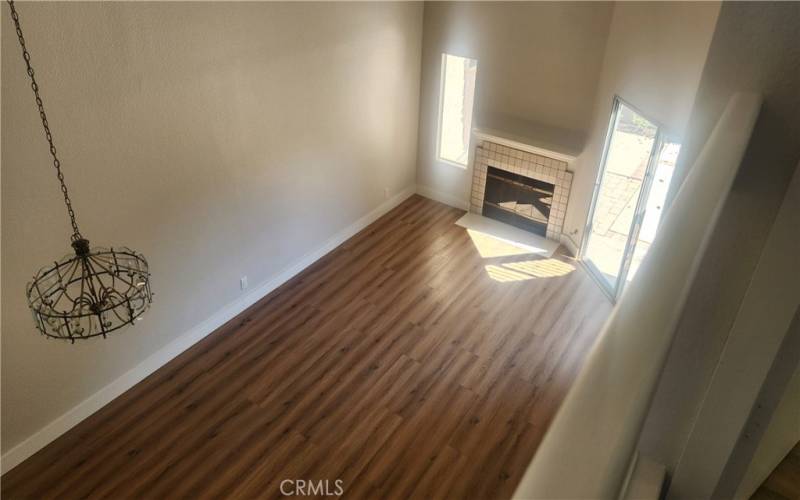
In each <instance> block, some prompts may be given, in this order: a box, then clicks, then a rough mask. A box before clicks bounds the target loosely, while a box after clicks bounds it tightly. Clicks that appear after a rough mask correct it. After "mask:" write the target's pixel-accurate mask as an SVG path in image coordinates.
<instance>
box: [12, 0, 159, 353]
mask: <svg viewBox="0 0 800 500" xmlns="http://www.w3.org/2000/svg"><path fill="white" fill-rule="evenodd" d="M8 5H9V8H10V9H11V19H12V20H13V21H14V27H15V28H16V32H17V38H18V39H19V44H20V46H21V47H22V58H23V59H24V61H25V66H26V67H27V73H28V76H29V77H30V80H31V89H32V90H33V94H34V96H35V97H36V106H37V108H38V109H39V118H41V120H42V128H43V129H44V135H45V138H46V139H47V143H48V144H49V146H50V155H51V156H52V157H53V166H54V167H55V169H56V176H57V177H58V182H59V184H60V186H61V193H62V194H63V195H64V204H65V205H66V207H67V214H68V215H69V219H70V224H71V225H72V248H73V250H74V254H69V255H67V256H65V257H63V258H62V259H61V260H60V261H58V262H55V263H53V264H52V265H49V266H47V267H45V268H42V269H41V270H40V271H39V272H38V273H36V275H35V276H34V277H33V281H32V282H30V283H28V286H27V289H26V294H27V297H28V306H29V307H30V308H31V311H32V312H33V319H34V321H35V323H36V328H38V329H39V331H40V332H41V333H42V334H44V335H46V336H48V337H53V338H57V339H65V340H70V341H72V342H73V343H74V342H75V340H76V339H88V338H91V337H97V336H103V337H105V336H106V335H107V334H108V333H110V332H113V331H115V330H119V329H120V328H122V327H124V326H126V325H132V324H134V322H135V321H137V320H139V319H141V318H142V314H144V312H145V311H147V309H148V308H149V307H150V304H151V303H152V301H153V292H152V291H151V290H150V272H149V270H148V266H147V260H145V258H144V256H143V255H142V254H139V253H136V252H134V251H133V250H129V249H127V248H124V247H123V248H116V249H115V248H90V247H89V240H87V239H86V238H84V237H83V236H82V235H81V232H80V230H79V229H78V223H77V221H76V219H75V211H74V210H73V209H72V201H71V200H70V198H69V193H68V192H67V185H66V184H65V182H64V174H63V173H62V172H61V162H60V161H59V160H58V156H57V154H56V147H55V145H54V143H53V134H52V133H51V132H50V125H49V123H48V122H47V115H46V114H45V112H44V104H43V103H42V98H41V96H40V95H39V84H38V83H37V82H36V78H35V76H34V71H33V67H31V56H30V54H29V53H28V49H27V47H26V46H25V37H24V36H23V35H22V28H21V27H20V24H19V14H17V9H16V8H15V6H14V0H8Z"/></svg>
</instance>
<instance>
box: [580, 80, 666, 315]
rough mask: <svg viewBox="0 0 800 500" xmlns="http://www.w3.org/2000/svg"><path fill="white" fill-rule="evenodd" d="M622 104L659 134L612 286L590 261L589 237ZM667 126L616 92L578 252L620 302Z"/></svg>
mask: <svg viewBox="0 0 800 500" xmlns="http://www.w3.org/2000/svg"><path fill="white" fill-rule="evenodd" d="M620 104H624V105H625V107H626V108H628V109H630V110H632V111H633V112H635V113H636V114H638V115H640V116H642V117H643V118H645V119H646V120H647V121H649V122H650V123H652V124H653V125H654V126H655V127H656V135H655V137H654V139H653V147H652V148H651V149H650V156H649V157H648V159H647V167H646V168H645V173H644V178H643V179H642V187H641V189H640V191H639V196H638V198H637V199H636V208H635V213H634V216H633V220H632V221H631V227H630V230H629V231H628V239H627V241H626V242H625V249H624V250H623V255H622V261H621V263H620V269H619V274H618V275H617V282H616V285H615V286H614V287H611V286H610V285H609V284H608V282H607V281H606V279H605V278H604V277H603V273H602V272H601V271H600V270H599V269H598V268H597V266H595V265H594V263H593V262H592V261H591V260H586V259H585V258H584V257H585V254H586V248H587V247H588V245H589V238H590V236H591V231H592V220H593V219H594V212H595V208H596V207H597V198H598V196H599V195H600V186H601V185H602V184H603V177H604V175H605V171H606V161H607V160H608V152H609V146H610V145H611V138H612V137H613V135H614V130H615V129H616V124H617V119H618V117H619V108H620ZM663 129H664V127H663V126H662V125H661V124H660V123H659V122H657V121H655V120H651V119H650V118H649V117H648V116H647V115H646V114H645V113H642V112H641V111H640V110H639V109H638V108H637V107H636V106H634V105H632V104H630V103H629V102H628V101H626V100H624V99H623V98H621V97H620V96H619V95H617V94H614V97H613V99H612V106H611V116H610V118H609V121H608V128H607V129H606V139H605V141H604V143H603V154H602V156H601V157H600V163H599V167H598V169H597V177H596V179H595V183H594V188H593V190H592V201H591V204H590V205H589V214H588V216H587V218H586V224H585V225H584V229H583V238H582V240H581V248H580V252H579V253H578V257H579V259H580V261H581V262H582V263H583V265H584V267H585V268H586V269H587V270H588V271H589V275H590V276H591V277H592V278H593V279H594V280H595V281H597V283H598V284H599V285H600V289H601V290H602V291H603V293H605V294H606V295H607V296H608V298H609V299H611V302H616V301H617V299H619V297H620V295H621V294H622V290H623V289H624V288H625V283H626V280H627V276H628V271H629V270H630V264H631V261H632V259H633V252H634V250H635V242H636V241H637V240H638V237H639V231H640V230H641V227H642V222H643V220H644V214H645V209H646V208H647V203H646V201H647V199H648V197H649V196H650V188H651V187H652V185H653V176H654V174H655V169H656V166H657V159H658V157H659V155H660V151H661V149H662V147H663V145H664V142H665V141H664V139H665V137H666V135H665V134H664V132H663Z"/></svg>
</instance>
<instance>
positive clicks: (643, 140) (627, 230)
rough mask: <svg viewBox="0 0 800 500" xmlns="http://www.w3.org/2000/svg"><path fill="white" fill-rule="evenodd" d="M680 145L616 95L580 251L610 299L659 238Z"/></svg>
mask: <svg viewBox="0 0 800 500" xmlns="http://www.w3.org/2000/svg"><path fill="white" fill-rule="evenodd" d="M679 150H680V144H677V143H676V142H674V141H668V140H665V138H664V135H663V134H662V132H661V130H660V129H659V127H658V125H657V124H656V123H655V122H653V121H651V120H649V119H647V118H645V117H644V116H642V114H641V113H639V112H638V111H636V110H635V109H634V108H633V107H632V106H630V105H628V104H626V103H625V102H623V101H622V100H620V99H619V98H615V99H614V106H613V111H612V113H611V121H610V124H609V130H608V135H607V138H606V144H605V149H604V151H603V158H602V162H601V168H600V172H599V174H598V177H597V183H596V184H595V191H594V197H593V200H592V208H591V210H590V212H589V220H588V223H587V226H586V234H585V236H584V238H583V248H582V251H581V257H582V259H583V261H584V263H585V264H586V267H587V268H588V269H589V271H590V272H591V273H592V274H593V275H594V277H595V278H596V279H597V281H598V282H599V283H600V285H601V286H602V287H603V289H604V290H605V291H606V292H607V293H608V295H609V296H610V297H611V298H612V299H616V298H617V297H618V296H619V294H620V293H621V292H622V289H623V288H624V285H625V283H626V282H627V281H629V280H630V279H632V278H633V276H634V275H635V274H636V271H637V270H638V268H639V264H640V263H641V260H642V259H643V258H644V255H645V254H646V253H647V249H648V248H649V245H650V243H652V241H653V238H654V237H655V234H656V232H657V230H658V224H659V222H660V220H661V211H662V210H663V207H664V201H665V199H666V195H667V192H668V190H669V182H670V180H671V179H672V171H673V169H674V166H675V158H676V157H677V153H678V151H679ZM654 179H655V182H654Z"/></svg>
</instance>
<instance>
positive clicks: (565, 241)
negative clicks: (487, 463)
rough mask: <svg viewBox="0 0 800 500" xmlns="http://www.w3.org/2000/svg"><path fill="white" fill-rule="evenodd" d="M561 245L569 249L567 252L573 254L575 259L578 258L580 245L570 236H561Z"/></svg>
mask: <svg viewBox="0 0 800 500" xmlns="http://www.w3.org/2000/svg"><path fill="white" fill-rule="evenodd" d="M561 244H562V245H564V246H565V247H566V248H567V251H568V252H569V253H570V254H572V256H573V257H577V256H578V244H577V243H575V241H574V240H573V239H572V237H571V236H570V235H568V234H561Z"/></svg>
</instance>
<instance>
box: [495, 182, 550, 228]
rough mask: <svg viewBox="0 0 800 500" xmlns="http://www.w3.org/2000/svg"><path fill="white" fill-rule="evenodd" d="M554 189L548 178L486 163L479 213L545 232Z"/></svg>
mask: <svg viewBox="0 0 800 500" xmlns="http://www.w3.org/2000/svg"><path fill="white" fill-rule="evenodd" d="M554 191H555V185H554V184H551V183H549V182H544V181H541V180H538V179H533V178H531V177H525V176H523V175H520V174H515V173H513V172H508V171H506V170H500V169H499V168H494V167H488V170H487V173H486V191H485V193H484V197H483V215H484V216H485V217H490V218H492V219H496V220H499V221H500V222H505V223H506V224H511V225H512V226H516V227H518V228H520V229H524V230H526V231H530V232H532V233H536V234H538V235H541V236H547V221H548V219H549V218H550V208H551V206H552V204H553V192H554Z"/></svg>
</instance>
